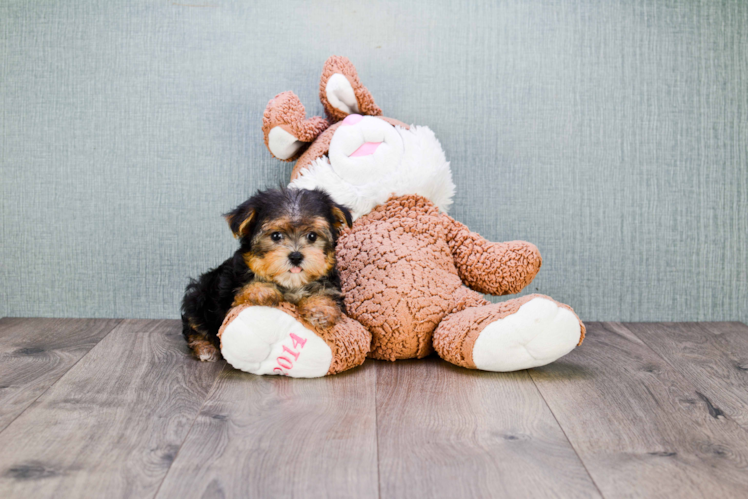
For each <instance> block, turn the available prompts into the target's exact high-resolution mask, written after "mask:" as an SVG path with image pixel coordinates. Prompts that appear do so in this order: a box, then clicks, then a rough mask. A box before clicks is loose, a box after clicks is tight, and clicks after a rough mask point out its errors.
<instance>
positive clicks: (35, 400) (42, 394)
mask: <svg viewBox="0 0 748 500" xmlns="http://www.w3.org/2000/svg"><path fill="white" fill-rule="evenodd" d="M115 321H116V323H115V324H114V325H113V326H112V328H111V329H110V330H109V331H108V332H106V335H104V336H103V337H101V338H100V339H99V340H98V341H97V342H96V343H95V344H94V345H92V346H91V348H90V349H89V350H88V351H87V352H86V353H85V354H84V355H83V356H81V357H80V358H78V359H77V360H76V362H75V363H73V364H72V365H70V368H68V369H67V370H65V373H63V374H61V375H60V376H59V377H57V380H55V381H54V382H52V383H51V384H50V385H49V387H47V388H46V389H44V390H43V391H42V392H41V393H40V394H39V395H38V396H37V397H35V398H34V400H33V401H32V402H30V403H29V404H28V405H26V408H24V409H23V411H22V412H21V413H19V414H18V415H16V416H15V417H14V418H13V420H11V421H10V422H8V424H7V425H6V426H5V427H3V428H2V429H0V434H2V433H3V432H5V430H6V429H7V428H8V427H10V426H11V425H13V422H15V421H16V420H18V419H19V418H20V417H21V415H23V414H25V413H26V412H27V411H28V410H29V408H31V407H32V406H33V404H34V403H36V402H37V401H39V398H41V397H42V396H44V395H45V394H46V393H47V391H49V390H50V389H51V388H52V387H54V386H55V385H57V382H59V381H60V380H61V379H62V378H63V377H64V376H65V375H67V374H68V373H70V370H72V369H73V368H75V366H76V365H77V364H78V363H80V362H81V360H83V358H85V357H86V356H88V355H89V353H90V352H91V351H93V350H94V348H95V347H96V346H97V345H99V344H100V343H101V342H102V341H103V340H104V339H105V338H107V337H108V336H109V335H110V334H111V333H112V332H113V331H114V330H115V329H116V328H117V327H118V326H120V325H121V324H122V323H124V321H125V320H124V319H115Z"/></svg>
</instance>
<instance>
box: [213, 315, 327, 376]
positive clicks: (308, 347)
mask: <svg viewBox="0 0 748 500" xmlns="http://www.w3.org/2000/svg"><path fill="white" fill-rule="evenodd" d="M233 316H235V317H233ZM220 335H221V353H222V354H223V357H224V358H226V361H228V363H229V364H230V365H231V366H233V367H234V368H236V369H238V370H242V371H245V372H249V373H254V374H255V375H287V376H289V377H297V378H314V377H322V376H324V375H327V373H328V372H329V371H330V365H331V364H332V358H333V356H332V350H331V349H330V347H329V346H328V345H327V343H326V342H325V341H324V340H322V339H321V338H320V337H318V336H317V335H316V334H315V333H314V332H312V331H311V330H309V329H307V328H306V327H304V326H303V325H302V324H301V323H300V322H299V321H297V320H296V318H294V317H293V316H291V315H290V314H287V313H285V312H283V311H282V310H280V309H276V308H273V307H262V306H254V307H246V308H243V309H241V310H240V311H239V312H238V314H235V315H232V314H229V316H228V317H227V318H226V322H224V325H223V327H222V332H221V333H220Z"/></svg>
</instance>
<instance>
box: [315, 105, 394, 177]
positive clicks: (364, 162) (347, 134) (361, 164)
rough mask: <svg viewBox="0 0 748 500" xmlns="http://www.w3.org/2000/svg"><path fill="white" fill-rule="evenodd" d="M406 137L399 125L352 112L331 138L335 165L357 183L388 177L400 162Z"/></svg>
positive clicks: (340, 171) (334, 168)
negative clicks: (403, 136)
mask: <svg viewBox="0 0 748 500" xmlns="http://www.w3.org/2000/svg"><path fill="white" fill-rule="evenodd" d="M402 157H403V139H402V137H401V136H400V134H398V133H397V131H396V130H395V127H393V126H392V125H390V124H389V123H387V122H386V121H384V120H380V119H379V118H375V117H373V116H361V115H348V117H347V118H346V119H345V120H343V122H342V123H341V125H340V127H338V129H337V130H336V131H335V135H334V136H333V138H332V141H331V142H330V151H329V153H328V158H329V159H330V164H331V165H332V169H333V170H334V171H335V173H336V174H338V175H339V176H340V177H341V178H342V179H345V180H346V181H348V182H350V183H351V184H353V185H362V184H368V183H370V182H374V181H376V180H377V179H382V178H386V177H388V176H389V175H390V174H392V172H394V171H395V170H396V169H397V167H398V166H399V165H400V163H401V160H402Z"/></svg>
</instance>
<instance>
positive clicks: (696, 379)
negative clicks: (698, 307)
mask: <svg viewBox="0 0 748 500" xmlns="http://www.w3.org/2000/svg"><path fill="white" fill-rule="evenodd" d="M626 328H628V329H629V330H630V331H631V332H633V333H634V334H635V335H636V336H637V337H639V339H641V340H642V341H643V342H644V343H645V344H647V345H648V346H649V347H650V348H651V349H652V350H653V351H655V352H656V353H657V354H659V355H660V356H661V357H662V358H664V359H665V360H667V361H668V362H669V363H670V364H671V365H672V366H673V367H674V368H675V369H676V370H678V371H679V372H680V373H682V374H683V375H684V376H685V377H686V378H687V379H688V380H690V381H691V382H692V383H693V385H695V386H696V387H697V388H698V389H699V392H701V393H702V395H707V394H708V397H709V400H710V401H711V404H713V407H714V411H715V412H724V413H725V414H726V415H727V416H729V417H730V418H731V419H733V420H735V421H736V422H738V423H739V424H740V425H742V426H743V427H744V428H748V326H746V325H744V324H743V323H737V322H733V323H628V324H626ZM704 397H706V396H704Z"/></svg>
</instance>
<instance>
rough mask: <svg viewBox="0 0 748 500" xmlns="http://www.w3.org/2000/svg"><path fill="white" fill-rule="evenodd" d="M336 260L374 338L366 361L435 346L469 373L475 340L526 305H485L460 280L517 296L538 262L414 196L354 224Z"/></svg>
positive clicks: (356, 313) (414, 354)
mask: <svg viewBox="0 0 748 500" xmlns="http://www.w3.org/2000/svg"><path fill="white" fill-rule="evenodd" d="M337 257H338V266H339V269H340V277H341V283H342V288H343V293H344V295H345V304H346V308H347V310H348V314H349V315H350V316H351V317H352V318H354V319H356V320H358V321H359V322H360V323H361V324H362V325H364V326H365V327H366V328H367V329H368V330H369V331H370V332H371V333H372V345H371V352H370V353H369V357H372V358H378V359H387V360H391V361H394V360H396V359H407V358H422V357H424V356H426V355H428V354H429V353H430V352H432V345H433V347H434V348H436V350H437V352H438V353H439V355H440V356H442V357H444V358H445V359H447V360H448V361H451V362H453V363H455V364H459V365H460V366H465V367H470V368H475V365H474V364H473V362H472V347H473V344H474V343H475V338H477V335H478V333H480V332H481V331H482V330H483V328H484V327H485V326H486V324H488V323H490V322H491V321H490V320H491V319H499V318H503V317H505V316H506V315H508V314H511V313H513V312H516V311H517V310H518V309H519V307H520V306H521V305H522V304H524V303H525V302H527V301H528V300H530V299H529V298H526V297H522V298H520V299H515V300H512V301H508V302H504V303H502V304H490V303H489V302H488V301H486V300H485V299H484V298H483V296H482V295H481V294H479V293H477V292H476V291H473V290H470V289H469V288H467V287H466V286H464V285H463V280H464V281H465V283H466V284H468V285H470V286H471V287H474V288H475V289H477V290H479V291H482V292H484V293H492V294H506V293H516V292H518V291H519V290H521V289H522V288H523V287H524V286H525V285H526V284H527V283H529V282H530V281H531V280H532V279H533V278H534V277H535V274H537V272H538V270H539V269H540V262H541V258H540V253H539V252H538V250H537V248H536V247H535V246H534V245H532V244H530V243H526V242H522V241H513V242H509V243H491V242H489V241H486V240H485V239H484V238H482V237H481V236H480V235H478V234H476V233H473V232H470V231H468V230H467V228H466V227H465V226H464V225H463V224H461V223H459V222H457V221H455V220H454V219H452V218H451V217H449V216H448V215H445V214H441V213H439V210H438V208H437V207H436V206H435V205H434V204H433V203H431V202H430V201H428V200H427V199H426V198H423V197H421V196H418V195H408V196H402V197H398V198H391V199H390V200H389V201H388V202H387V203H385V204H384V205H380V206H378V207H377V208H375V209H374V210H373V211H372V212H371V213H369V214H367V215H365V216H363V217H361V218H360V219H358V220H357V221H356V222H355V223H354V224H353V228H351V229H350V230H349V231H347V232H345V233H344V234H343V235H342V236H341V238H340V240H339V242H338V250H337ZM529 297H533V296H529ZM564 307H567V308H568V306H564ZM445 318H447V319H448V320H447V323H446V325H445V326H443V327H442V326H440V324H442V322H443V321H445ZM437 327H439V331H440V332H441V334H440V335H439V336H438V337H435V338H433V344H432V337H433V336H434V331H435V330H437ZM580 341H581V340H580Z"/></svg>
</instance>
